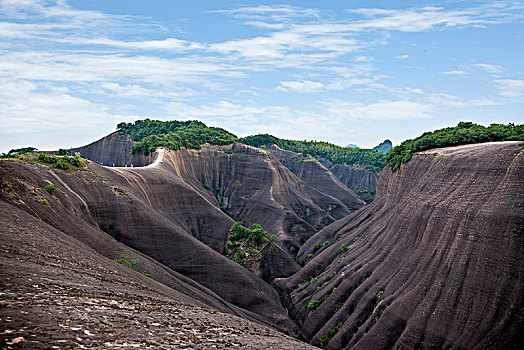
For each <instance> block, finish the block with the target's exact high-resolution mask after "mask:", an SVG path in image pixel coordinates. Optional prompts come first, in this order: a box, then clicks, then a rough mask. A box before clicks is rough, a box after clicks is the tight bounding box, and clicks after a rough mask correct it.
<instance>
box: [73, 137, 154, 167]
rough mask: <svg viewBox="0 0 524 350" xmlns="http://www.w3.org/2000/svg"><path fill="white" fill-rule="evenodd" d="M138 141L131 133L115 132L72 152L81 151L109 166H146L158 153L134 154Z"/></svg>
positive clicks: (83, 154)
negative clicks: (130, 135)
mask: <svg viewBox="0 0 524 350" xmlns="http://www.w3.org/2000/svg"><path fill="white" fill-rule="evenodd" d="M135 143H136V142H134V141H133V140H131V138H130V137H129V135H127V134H120V133H118V132H114V133H112V134H110V135H108V136H106V137H103V138H102V139H100V140H98V141H95V142H93V143H90V144H89V145H87V146H83V147H78V148H73V149H71V150H70V152H71V153H72V154H74V153H76V152H79V153H80V155H81V156H82V158H86V159H89V160H91V161H93V162H95V163H98V164H103V165H107V166H117V167H120V166H137V167H140V166H145V165H147V164H150V163H152V162H153V161H154V160H155V157H156V153H151V154H150V155H149V156H143V155H132V154H131V147H133V145H134V144H135Z"/></svg>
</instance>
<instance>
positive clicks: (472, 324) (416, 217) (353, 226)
mask: <svg viewBox="0 0 524 350" xmlns="http://www.w3.org/2000/svg"><path fill="white" fill-rule="evenodd" d="M523 191H524V154H523V152H522V151H521V147H520V146H519V143H518V142H503V143H488V144H478V145H467V146H460V147H456V148H444V149H436V150H432V151H428V152H427V153H426V154H420V155H415V156H414V157H413V159H412V160H411V161H410V162H409V163H408V164H405V165H403V166H402V167H401V168H400V169H399V170H398V171H397V172H395V173H391V171H390V170H389V169H385V170H384V171H383V172H382V173H381V178H380V182H379V187H378V193H377V194H378V196H377V199H376V200H375V201H374V202H373V203H372V204H370V205H369V206H367V207H365V208H363V209H362V210H360V211H358V212H356V213H353V214H351V215H349V216H348V217H347V218H344V219H342V220H339V221H337V222H335V223H333V224H332V225H330V226H328V227H326V228H325V229H323V230H322V231H320V232H319V233H317V234H316V235H315V236H314V237H313V238H311V239H310V240H309V241H308V242H306V244H304V246H303V247H302V248H301V250H300V252H299V254H298V257H299V258H300V257H303V256H305V255H306V254H307V253H311V252H315V256H314V257H313V259H312V260H311V261H310V262H308V263H307V265H306V266H305V267H304V268H302V269H301V271H299V272H298V273H297V274H295V275H294V276H292V277H289V278H287V279H283V280H278V281H276V283H277V286H280V287H281V288H282V290H284V291H285V292H287V293H289V294H290V295H292V296H293V297H292V298H291V299H290V300H289V305H288V309H289V310H290V315H291V316H292V317H293V318H294V319H295V320H296V321H297V322H298V323H299V324H300V325H301V333H300V334H301V337H303V338H304V339H307V340H310V341H311V342H312V343H313V344H321V345H324V346H325V347H326V348H327V349H341V348H345V349H350V348H355V349H389V348H392V347H400V348H410V349H412V348H449V347H452V348H464V349H488V348H491V349H500V348H515V349H516V348H519V347H520V346H521V345H522V341H523V339H522V336H523V334H524V330H523V315H524V313H523V312H524V301H523V299H522V296H523V295H524V237H523V235H522V232H523V229H524V193H523ZM324 241H329V242H330V244H329V245H327V246H325V247H321V248H320V249H318V250H317V251H315V249H314V247H315V244H320V243H322V242H324ZM311 277H314V278H316V280H315V279H313V280H312V281H311ZM304 281H311V282H310V283H306V284H302V282H304ZM299 284H302V285H301V286H299Z"/></svg>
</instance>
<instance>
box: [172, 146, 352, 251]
mask: <svg viewBox="0 0 524 350" xmlns="http://www.w3.org/2000/svg"><path fill="white" fill-rule="evenodd" d="M167 157H168V159H169V161H167V160H166V162H164V163H163V165H162V166H163V167H169V168H171V169H172V172H174V173H175V174H176V175H178V177H179V178H180V179H182V180H183V181H185V182H186V183H187V184H188V185H190V186H192V187H193V188H194V189H195V190H196V191H198V192H199V193H200V194H201V195H202V196H204V197H205V198H207V199H208V201H209V202H210V203H213V204H214V205H215V206H216V207H217V208H219V207H222V209H223V210H224V211H225V212H226V213H227V214H228V215H229V216H230V217H231V218H233V219H234V220H237V221H245V222H246V224H247V225H251V224H253V223H259V224H261V225H262V226H263V227H264V229H266V230H267V231H269V232H272V233H281V235H280V236H279V237H278V238H277V242H278V243H279V244H280V245H281V246H283V247H284V248H285V249H286V250H288V251H290V252H291V253H296V252H297V251H298V249H299V248H300V246H301V244H302V243H303V242H305V241H306V240H307V239H308V238H309V237H311V236H312V235H313V234H314V233H315V232H317V231H318V230H320V229H321V228H323V227H324V226H326V225H327V224H329V223H331V222H333V221H334V220H335V219H340V218H342V217H344V216H346V215H347V214H349V213H350V210H349V209H348V208H347V206H346V205H345V204H344V203H342V202H341V201H340V200H338V199H336V198H334V197H331V196H329V195H326V194H324V193H321V192H319V191H318V190H316V189H314V188H313V187H311V186H309V185H307V184H305V183H304V182H303V181H301V180H300V179H299V178H297V177H296V176H295V175H293V174H292V173H291V172H290V171H289V170H288V169H287V168H286V167H285V166H283V165H282V164H281V163H280V162H278V160H277V159H276V158H275V157H274V156H273V155H272V154H271V153H270V152H267V151H264V150H262V149H259V148H255V147H251V146H248V145H243V144H234V145H232V146H208V145H204V146H202V149H201V150H198V151H197V150H180V151H176V152H169V153H168V156H167Z"/></svg>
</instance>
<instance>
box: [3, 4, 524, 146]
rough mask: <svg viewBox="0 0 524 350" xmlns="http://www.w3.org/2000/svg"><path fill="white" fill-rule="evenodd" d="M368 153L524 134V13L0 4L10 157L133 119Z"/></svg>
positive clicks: (399, 7)
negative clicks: (464, 133) (458, 129)
mask: <svg viewBox="0 0 524 350" xmlns="http://www.w3.org/2000/svg"><path fill="white" fill-rule="evenodd" d="M144 118H150V119H159V120H175V119H176V120H194V119H197V120H201V121H203V122H205V123H206V124H207V125H208V126H217V127H222V128H225V129H227V130H229V131H231V132H233V133H235V134H236V135H237V136H247V135H253V134H257V133H270V134H273V135H275V136H278V137H281V138H289V139H299V140H304V139H307V140H318V141H320V140H322V141H328V142H332V143H335V144H338V145H342V146H344V145H347V144H350V143H352V144H357V145H359V146H360V147H368V148H370V147H373V146H375V145H377V144H379V143H380V142H381V141H383V140H384V139H386V138H388V139H390V140H392V141H393V143H394V144H399V143H400V142H402V141H403V140H406V139H409V138H414V137H417V136H419V135H420V134H422V133H423V132H425V131H431V130H436V129H439V128H442V127H448V126H454V125H456V124H457V123H458V122H459V121H473V122H476V123H480V124H483V125H489V124H490V123H508V122H513V123H518V124H521V123H524V1H522V0H520V1H512V0H510V1H505V0H490V1H465V0H447V1H446V0H444V1H424V0H422V1H413V0H411V1H405V0H395V1H390V0H386V1H369V0H367V1H363V0H353V1H342V0H340V1H337V0H332V1H323V2H320V1H311V0H301V1H295V0H293V1H284V0H283V1H242V0H236V1H203V0H192V1H183V0H180V1H178V0H111V1H107V0H58V1H46V0H0V125H1V127H0V152H7V151H8V150H9V149H11V148H18V147H25V146H34V147H37V148H38V149H40V150H52V149H57V148H59V147H61V148H69V147H77V146H82V145H85V144H88V143H90V142H93V141H95V140H97V139H99V138H101V137H103V136H105V135H107V134H109V133H111V132H113V131H114V130H116V125H117V124H118V123H120V122H134V121H135V120H138V119H144Z"/></svg>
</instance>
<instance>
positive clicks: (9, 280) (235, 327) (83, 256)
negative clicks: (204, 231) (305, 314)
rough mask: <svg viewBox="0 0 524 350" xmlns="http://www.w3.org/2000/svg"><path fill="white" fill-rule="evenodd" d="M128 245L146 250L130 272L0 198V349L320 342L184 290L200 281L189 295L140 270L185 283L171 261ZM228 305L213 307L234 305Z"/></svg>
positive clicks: (280, 346)
mask: <svg viewBox="0 0 524 350" xmlns="http://www.w3.org/2000/svg"><path fill="white" fill-rule="evenodd" d="M107 242H110V240H108V241H106V243H107ZM110 245H111V244H110ZM121 249H122V250H121V251H125V252H126V253H127V254H129V256H132V257H136V256H139V257H140V261H139V263H138V264H137V265H135V267H134V268H133V269H132V268H130V267H129V266H124V265H120V264H118V263H116V262H114V261H112V260H110V259H107V258H106V257H104V256H102V255H100V254H99V253H98V252H97V251H96V250H93V249H92V248H90V247H88V246H87V245H85V244H83V243H82V242H80V241H79V240H76V239H74V238H72V237H71V236H69V235H67V234H65V233H64V232H61V231H60V230H57V229H55V228H54V227H52V226H50V225H48V224H46V223H44V222H43V221H42V220H39V219H38V218H37V217H35V216H32V215H29V214H27V213H25V212H24V211H22V210H20V209H18V208H16V207H14V206H12V205H9V204H7V203H6V202H3V201H0V273H1V274H2V279H1V280H0V288H1V292H0V330H1V331H0V332H1V334H2V336H1V338H0V347H1V348H3V349H10V348H23V349H48V348H60V349H61V348H75V349H78V348H104V349H107V348H113V347H115V348H124V349H130V348H139V349H148V348H151V349H180V348H193V349H195V348H196V349H209V348H218V349H230V348H233V347H241V348H251V349H268V348H278V349H297V350H298V349H309V348H311V349H313V348H314V347H311V346H309V345H308V344H304V343H301V342H299V341H297V340H295V339H293V338H291V337H289V336H285V335H283V334H282V333H279V332H277V331H276V330H274V329H272V328H269V327H264V326H262V325H260V324H258V323H254V322H251V321H248V320H246V319H245V315H243V317H244V318H240V317H236V316H233V315H231V314H229V313H223V312H219V311H217V310H216V309H213V308H210V307H209V306H208V305H206V303H202V302H199V301H197V300H195V299H193V298H191V297H189V296H188V295H187V294H190V293H192V292H195V290H196V289H195V287H194V286H190V285H186V286H185V288H187V289H185V290H184V292H185V293H187V294H184V293H182V292H179V291H176V290H174V289H172V288H170V287H168V286H166V285H165V284H162V283H159V282H157V281H156V280H154V279H152V278H149V277H146V276H144V275H142V274H141V273H140V271H143V270H144V269H146V270H147V271H149V272H150V273H151V276H155V278H156V279H157V280H158V279H159V277H160V276H162V275H163V276H164V277H165V278H167V279H171V281H172V282H175V283H174V285H176V286H178V287H183V285H184V284H185V283H184V282H183V281H181V280H178V279H177V277H176V273H174V272H173V271H169V269H167V268H166V267H165V266H164V267H162V266H161V265H160V264H158V263H156V262H154V261H152V260H151V259H149V258H147V257H145V256H143V255H141V254H139V253H138V252H136V251H132V250H130V249H129V248H125V247H124V246H122V247H121ZM200 288H201V290H200V293H202V295H204V294H205V293H206V292H205V291H204V289H203V288H202V287H200ZM211 298H213V296H212V293H211V292H210V291H207V301H209V300H211ZM214 298H215V300H217V301H218V300H220V299H219V298H218V297H217V296H216V295H215V296H214ZM221 303H222V306H221V305H220V303H216V304H215V306H216V308H218V309H220V308H224V307H225V308H227V306H226V305H227V304H226V303H224V302H223V301H222V302H221Z"/></svg>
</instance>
